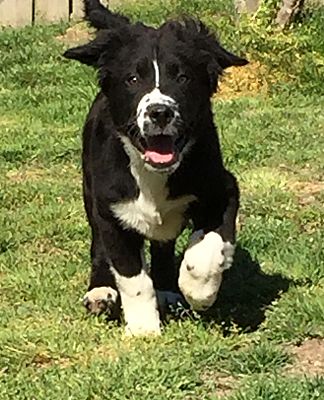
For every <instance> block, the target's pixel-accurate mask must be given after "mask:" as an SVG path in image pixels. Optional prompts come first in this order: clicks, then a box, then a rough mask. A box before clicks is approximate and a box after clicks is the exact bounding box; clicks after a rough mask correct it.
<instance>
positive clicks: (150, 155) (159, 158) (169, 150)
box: [141, 134, 185, 169]
mask: <svg viewBox="0 0 324 400" xmlns="http://www.w3.org/2000/svg"><path fill="white" fill-rule="evenodd" d="M184 145H185V138H184V136H181V137H178V138H177V139H175V138H174V137H173V136H171V135H163V134H160V135H154V136H148V137H146V138H145V139H144V138H142V139H141V147H142V152H143V154H144V160H145V162H147V163H148V164H150V165H151V166H152V167H154V168H157V169H164V168H168V167H171V166H172V165H174V164H176V163H177V162H178V160H179V155H180V153H181V151H182V149H183V147H184Z"/></svg>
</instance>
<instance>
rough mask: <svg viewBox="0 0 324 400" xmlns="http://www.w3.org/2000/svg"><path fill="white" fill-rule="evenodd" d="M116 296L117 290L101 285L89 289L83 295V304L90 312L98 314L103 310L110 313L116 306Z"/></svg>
mask: <svg viewBox="0 0 324 400" xmlns="http://www.w3.org/2000/svg"><path fill="white" fill-rule="evenodd" d="M117 298H118V292H117V290H115V289H113V288H111V287H107V286H101V287H96V288H93V289H91V290H89V292H87V293H86V294H85V296H84V297H83V304H84V306H85V307H86V308H87V309H88V310H89V311H90V312H91V314H95V315H99V314H101V313H104V312H106V313H107V314H112V313H113V310H114V309H115V307H116V303H117Z"/></svg>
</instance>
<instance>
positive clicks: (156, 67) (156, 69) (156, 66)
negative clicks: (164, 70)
mask: <svg viewBox="0 0 324 400" xmlns="http://www.w3.org/2000/svg"><path fill="white" fill-rule="evenodd" d="M153 67H154V73H155V87H156V88H158V87H160V69H159V64H158V63H157V60H153Z"/></svg>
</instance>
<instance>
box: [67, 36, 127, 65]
mask: <svg viewBox="0 0 324 400" xmlns="http://www.w3.org/2000/svg"><path fill="white" fill-rule="evenodd" d="M122 37H126V38H128V31H127V29H126V30H123V31H120V32H119V31H115V30H108V29H105V30H101V31H99V32H98V33H97V37H96V38H95V39H94V40H93V41H92V42H90V43H87V44H85V45H83V46H79V47H74V48H72V49H69V50H67V51H66V52H65V53H64V54H63V56H64V57H66V58H69V59H72V60H77V61H80V62H81V63H82V64H86V65H91V66H93V67H99V66H100V60H102V57H103V56H105V55H106V54H107V52H108V53H109V56H110V57H111V58H112V57H113V54H114V53H115V52H116V51H117V50H118V49H119V48H121V47H122Z"/></svg>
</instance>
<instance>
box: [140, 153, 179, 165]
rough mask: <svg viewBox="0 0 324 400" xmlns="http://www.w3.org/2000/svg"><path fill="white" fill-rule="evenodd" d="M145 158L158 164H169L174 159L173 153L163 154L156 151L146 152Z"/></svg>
mask: <svg viewBox="0 0 324 400" xmlns="http://www.w3.org/2000/svg"><path fill="white" fill-rule="evenodd" d="M145 157H146V158H148V159H149V160H151V161H153V162H154V163H156V164H164V163H169V162H170V161H172V159H173V153H167V154H161V153H157V152H156V151H152V150H146V152H145Z"/></svg>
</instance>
